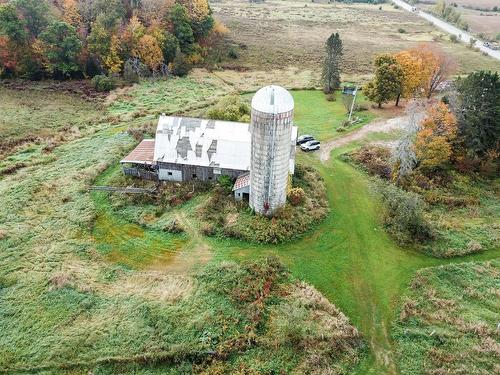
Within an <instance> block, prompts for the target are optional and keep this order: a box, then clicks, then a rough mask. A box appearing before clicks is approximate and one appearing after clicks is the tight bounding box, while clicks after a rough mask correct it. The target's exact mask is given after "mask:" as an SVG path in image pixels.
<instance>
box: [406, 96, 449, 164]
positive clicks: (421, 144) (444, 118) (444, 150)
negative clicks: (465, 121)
mask: <svg viewBox="0 0 500 375" xmlns="http://www.w3.org/2000/svg"><path fill="white" fill-rule="evenodd" d="M456 136H457V120H456V117H455V116H454V115H453V113H451V111H450V109H449V108H448V106H447V105H446V104H444V103H442V102H439V103H438V104H436V105H435V106H433V107H431V108H430V109H429V111H428V113H427V116H426V118H425V119H424V121H423V122H422V126H421V128H420V130H419V132H418V133H417V138H416V141H415V153H416V156H417V159H418V162H419V168H421V169H422V170H426V171H429V170H435V169H439V168H443V167H444V166H445V165H446V164H447V163H448V162H449V161H450V158H451V155H452V151H453V150H452V142H453V141H454V140H455V138H456Z"/></svg>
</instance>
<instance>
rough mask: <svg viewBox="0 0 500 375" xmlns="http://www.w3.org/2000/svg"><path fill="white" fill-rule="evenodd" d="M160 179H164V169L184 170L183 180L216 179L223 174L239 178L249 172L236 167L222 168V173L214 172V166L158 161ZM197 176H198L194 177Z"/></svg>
mask: <svg viewBox="0 0 500 375" xmlns="http://www.w3.org/2000/svg"><path fill="white" fill-rule="evenodd" d="M158 168H159V174H160V179H162V178H161V177H162V174H163V173H162V169H163V170H165V169H168V170H172V171H181V172H182V181H191V180H198V181H215V180H217V178H219V176H221V175H227V176H229V177H231V178H237V177H238V176H239V175H240V174H242V173H245V172H248V171H242V170H236V169H225V168H220V169H219V170H220V172H221V173H220V174H215V173H214V168H213V167H201V166H196V165H186V164H176V163H164V162H158ZM194 176H196V177H194Z"/></svg>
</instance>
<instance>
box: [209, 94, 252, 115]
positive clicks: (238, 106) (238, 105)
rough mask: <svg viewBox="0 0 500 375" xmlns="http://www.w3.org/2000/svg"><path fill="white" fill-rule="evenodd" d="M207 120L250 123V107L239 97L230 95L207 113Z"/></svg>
mask: <svg viewBox="0 0 500 375" xmlns="http://www.w3.org/2000/svg"><path fill="white" fill-rule="evenodd" d="M207 116H208V118H210V119H212V120H223V121H238V122H249V121H250V106H249V105H248V103H246V102H244V101H243V100H242V99H241V96H240V95H230V96H226V97H225V98H222V99H221V100H220V101H219V102H218V103H217V104H216V105H215V106H214V107H213V108H211V109H210V110H209V111H208V112H207Z"/></svg>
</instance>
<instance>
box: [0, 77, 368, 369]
mask: <svg viewBox="0 0 500 375" xmlns="http://www.w3.org/2000/svg"><path fill="white" fill-rule="evenodd" d="M184 83H186V85H187V86H189V87H190V85H191V81H190V80H189V79H188V80H186V81H183V80H172V81H167V82H164V83H163V88H164V89H165V90H167V92H169V91H168V90H171V91H172V92H176V91H178V90H182V89H183V88H182V85H183V84H184ZM179 86H181V87H179ZM210 87H211V86H210V85H208V87H207V90H210V89H211V88H210ZM137 89H140V87H138V88H137ZM45 95H46V93H44V92H40V95H39V97H38V98H37V97H34V98H33V101H34V104H35V105H36V104H37V103H38V102H41V103H43V102H44V100H45V98H44V97H45ZM132 95H133V94H132ZM191 98H193V99H192V100H193V103H192V104H193V107H194V106H198V105H202V104H203V101H204V100H206V103H209V102H210V98H205V97H204V96H203V95H200V96H196V95H192V96H191ZM19 100H21V99H19ZM174 100H176V99H172V100H171V102H169V105H172V106H173V105H175V103H174ZM79 104H80V103H77V105H79ZM12 105H13V106H14V108H15V106H16V105H17V104H16V103H13V104H12ZM81 105H85V103H84V102H82V103H81ZM112 108H113V107H112ZM168 108H172V107H168ZM129 111H130V112H127V111H125V112H123V113H116V114H115V115H114V116H111V117H112V118H113V122H114V123H107V122H100V121H98V120H96V121H95V122H93V123H92V124H91V129H92V130H91V131H90V130H89V131H85V132H83V131H82V132H81V133H80V134H79V135H78V136H77V137H74V138H71V139H69V138H68V139H62V140H61V142H60V143H59V144H58V145H57V146H55V147H54V148H51V149H47V150H46V151H44V152H43V153H36V154H33V155H32V158H31V160H30V164H26V165H25V166H23V167H20V168H19V169H18V170H17V171H12V173H10V174H6V175H4V176H3V177H2V178H1V179H0V197H1V206H2V209H1V210H0V330H1V332H2V335H1V338H0V358H1V360H0V361H1V362H0V368H1V369H2V370H4V371H7V372H13V371H16V370H22V371H24V370H27V371H29V369H40V370H45V372H47V373H54V372H57V369H59V368H61V367H65V368H75V369H76V371H80V370H81V371H83V370H84V369H95V370H102V371H103V372H105V373H106V372H107V373H114V372H116V371H143V370H145V369H146V368H149V369H150V371H153V372H155V371H156V372H158V373H164V372H166V371H167V370H169V366H170V365H169V364H168V363H171V362H169V359H172V358H175V360H176V365H175V366H174V365H172V366H174V367H175V368H176V369H170V370H172V371H173V372H176V371H180V370H184V371H188V372H190V371H193V370H194V371H202V370H203V369H206V368H207V367H213V368H214V369H221V368H226V371H230V372H232V371H233V370H235V369H240V368H247V370H250V369H254V370H255V371H259V372H261V371H273V370H274V371H278V369H285V370H286V371H290V370H292V369H293V368H300V366H306V367H311V366H316V367H317V368H318V369H319V371H327V369H335V370H336V371H339V372H343V371H344V370H345V369H347V368H349V367H352V366H353V365H354V364H355V363H356V362H357V361H359V360H360V358H361V357H362V345H361V341H360V336H359V334H358V333H357V332H356V330H355V329H354V328H352V327H351V326H349V325H348V322H347V320H346V319H345V317H343V316H342V315H341V314H340V313H339V312H338V311H337V310H336V309H335V308H333V307H332V306H331V305H329V304H328V303H327V302H326V301H325V300H323V299H322V297H320V295H319V294H317V292H315V291H314V290H313V289H311V288H310V287H308V286H305V285H302V284H295V283H296V282H295V280H294V279H292V278H290V277H289V276H288V275H287V273H286V272H285V271H283V270H282V269H281V268H280V266H279V265H277V264H276V263H273V264H275V265H272V266H270V267H271V269H268V268H266V267H265V266H262V267H261V266H260V265H253V264H249V265H247V266H243V268H240V267H239V266H236V265H227V264H226V265H223V266H221V267H217V266H216V267H212V268H209V269H206V270H205V271H199V272H197V273H196V274H194V276H191V274H190V270H192V267H193V266H194V265H195V264H199V263H188V264H186V263H182V259H183V255H184V252H189V251H192V252H193V253H194V255H195V256H197V257H198V258H199V253H198V251H199V250H200V249H199V248H198V247H197V246H195V245H197V243H193V241H192V240H191V237H192V236H191V234H192V233H191V232H189V238H188V237H186V235H184V234H172V233H166V232H164V231H162V230H158V231H155V230H151V229H148V227H147V226H144V225H138V224H134V222H133V220H131V218H130V216H127V215H124V216H123V217H121V216H118V215H114V214H113V209H111V207H110V206H109V205H108V203H107V200H106V199H104V197H103V195H102V193H97V192H96V193H89V192H88V190H87V189H88V187H89V186H90V185H91V184H95V183H101V182H105V181H106V175H107V173H111V171H112V170H113V169H111V170H110V169H109V166H110V165H116V164H115V163H116V162H117V161H118V160H119V159H120V158H121V157H123V155H125V154H126V153H127V152H128V150H130V148H131V147H133V145H134V144H135V141H134V139H133V138H132V137H131V136H129V135H127V134H126V133H125V132H124V130H125V129H126V128H127V125H128V122H121V119H122V118H128V117H129V113H131V112H132V113H133V112H134V111H135V109H134V108H131V109H130V110H129ZM165 111H166V112H167V110H165ZM109 116H110V115H105V116H104V117H103V119H104V120H106V119H107V118H109ZM130 117H133V116H130ZM44 121H47V122H48V121H50V119H49V118H45V119H44ZM142 121H143V120H142V119H141V118H137V119H135V120H134V122H133V123H135V124H136V125H140V124H141V123H142ZM40 126H44V123H43V122H41V123H40ZM19 153H20V152H17V153H14V155H15V156H17V155H19ZM5 160H6V163H11V161H10V160H7V159H5ZM7 166H8V164H7ZM115 170H116V169H115ZM122 208H123V207H122ZM123 209H125V208H123ZM129 213H130V211H129ZM130 214H132V213H130ZM187 230H188V231H190V230H191V229H190V228H187ZM132 238H133V239H134V241H130V240H131V239H132ZM206 251H209V249H206ZM198 261H199V259H198ZM175 262H177V264H178V263H181V264H182V267H179V268H177V269H176V270H175V271H176V272H169V271H168V270H169V266H170V265H171V264H172V263H175ZM259 272H262V273H259ZM234 277H236V278H234ZM231 280H233V281H231ZM242 280H243V281H245V284H244V285H240V284H239V282H241V281H242ZM251 280H254V281H255V283H254V284H252V282H251ZM232 282H234V288H233V287H231V286H230V285H231V283H232ZM218 283H221V284H218ZM294 285H297V286H294ZM247 287H250V289H245V288H247ZM252 293H256V294H252ZM304 293H305V295H306V297H304V296H303V294H304ZM254 297H255V298H254ZM245 301H246V302H245ZM280 301H281V302H280ZM231 306H232V307H231ZM298 321H303V322H304V325H303V326H302V327H301V325H300V324H297V322H298ZM179 322H182V324H179ZM328 325H331V329H328V328H327V329H326V331H324V328H325V327H328ZM252 327H253V328H252ZM326 332H328V333H326ZM332 350H333V351H332ZM184 359H185V362H183V360H184ZM158 361H161V362H162V363H166V364H165V366H160V368H155V367H154V366H153V365H152V363H156V362H158ZM179 361H180V363H179ZM192 361H194V362H195V364H196V366H197V367H195V368H194V369H193V368H192V367H191V362H192ZM312 361H314V363H313V362H312ZM176 366H178V367H176ZM245 366H246V367H245ZM231 369H233V370H231ZM342 369H344V370H342ZM170 370H169V371H170ZM298 371H299V372H300V370H298Z"/></svg>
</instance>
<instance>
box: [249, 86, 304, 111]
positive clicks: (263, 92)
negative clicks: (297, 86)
mask: <svg viewBox="0 0 500 375" xmlns="http://www.w3.org/2000/svg"><path fill="white" fill-rule="evenodd" d="M293 107H294V102H293V98H292V95H291V94H290V93H289V92H288V91H287V90H286V89H284V88H283V87H281V86H274V85H272V86H266V87H263V88H261V89H260V90H259V91H257V92H256V93H255V95H254V96H253V99H252V108H253V109H255V110H257V111H259V112H264V113H283V112H289V111H291V110H292V109H293Z"/></svg>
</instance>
